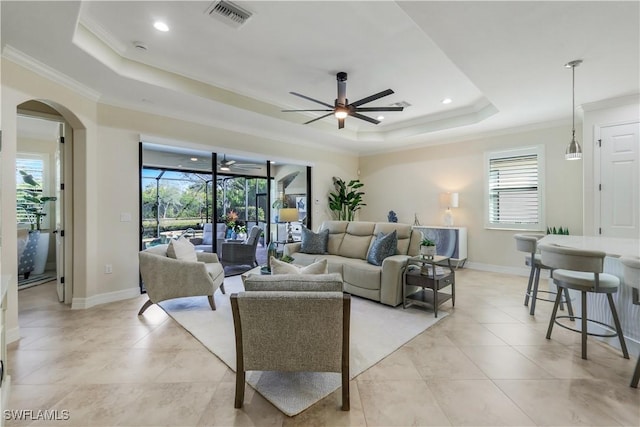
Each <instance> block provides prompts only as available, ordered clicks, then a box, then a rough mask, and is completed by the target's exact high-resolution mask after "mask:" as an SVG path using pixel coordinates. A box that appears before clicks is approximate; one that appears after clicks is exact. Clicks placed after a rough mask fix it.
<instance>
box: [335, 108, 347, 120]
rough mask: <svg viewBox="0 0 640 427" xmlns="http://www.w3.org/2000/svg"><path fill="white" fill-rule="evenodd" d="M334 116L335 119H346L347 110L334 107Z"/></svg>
mask: <svg viewBox="0 0 640 427" xmlns="http://www.w3.org/2000/svg"><path fill="white" fill-rule="evenodd" d="M334 115H335V116H336V118H337V119H346V118H347V116H348V115H349V109H348V108H347V107H336V111H335V112H334Z"/></svg>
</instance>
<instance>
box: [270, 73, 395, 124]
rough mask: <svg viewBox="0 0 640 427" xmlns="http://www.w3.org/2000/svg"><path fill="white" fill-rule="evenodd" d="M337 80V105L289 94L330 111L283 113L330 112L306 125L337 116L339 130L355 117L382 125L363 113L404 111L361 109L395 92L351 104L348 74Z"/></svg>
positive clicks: (378, 94) (379, 94)
mask: <svg viewBox="0 0 640 427" xmlns="http://www.w3.org/2000/svg"><path fill="white" fill-rule="evenodd" d="M336 79H337V80H338V98H337V99H336V100H335V102H334V104H335V105H330V104H327V103H326V102H322V101H318V100H317V99H313V98H310V97H308V96H306V95H302V94H299V93H296V92H289V93H290V94H291V95H295V96H299V97H300V98H304V99H306V100H309V101H313V102H316V103H318V104H321V105H324V106H325V107H328V108H329V109H325V110H282V112H283V113H292V112H300V111H325V112H326V111H328V113H327V114H325V115H323V116H320V117H316V118H315V119H312V120H309V121H308V122H305V123H304V124H305V125H307V124H309V123H313V122H315V121H316V120H320V119H324V118H325V117H328V116H330V115H334V116H336V118H337V119H338V129H342V128H343V127H344V119H346V118H347V116H351V117H355V118H357V119H360V120H364V121H367V122H369V123H373V124H374V125H377V124H378V123H380V121H379V120H376V119H374V118H371V117H368V116H365V115H363V114H360V113H361V112H379V111H402V110H403V109H404V107H360V105H363V104H367V103H369V102H371V101H375V100H376V99H379V98H382V97H384V96H387V95H391V94H392V93H393V91H392V90H391V89H387V90H383V91H382V92H378V93H376V94H373V95H371V96H367V97H366V98H362V99H360V100H358V101H355V102H352V103H349V100H348V99H347V73H345V72H343V71H341V72H339V73H338V74H336Z"/></svg>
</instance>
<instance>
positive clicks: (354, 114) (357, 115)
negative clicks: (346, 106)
mask: <svg viewBox="0 0 640 427" xmlns="http://www.w3.org/2000/svg"><path fill="white" fill-rule="evenodd" d="M350 116H352V117H355V118H357V119H360V120H364V121H366V122H369V123H373V124H374V125H377V124H378V123H380V121H378V120H376V119H372V118H371V117H367V116H364V115H362V114H358V113H351V114H350Z"/></svg>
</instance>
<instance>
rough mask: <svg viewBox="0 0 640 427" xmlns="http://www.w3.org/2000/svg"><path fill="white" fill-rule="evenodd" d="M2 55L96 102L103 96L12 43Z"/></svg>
mask: <svg viewBox="0 0 640 427" xmlns="http://www.w3.org/2000/svg"><path fill="white" fill-rule="evenodd" d="M2 57H3V58H5V59H8V60H9V61H11V62H15V63H16V64H18V65H20V66H22V67H24V68H26V69H28V70H30V71H33V72H34V73H36V74H38V75H40V76H42V77H44V78H46V79H48V80H51V81H53V82H55V83H58V84H60V85H62V86H64V87H66V88H67V89H70V90H72V91H74V92H76V93H78V94H80V95H82V96H84V97H85V98H89V99H90V100H92V101H94V102H98V100H99V99H100V97H101V96H102V94H101V93H100V92H97V91H95V90H93V89H91V88H90V87H88V86H85V85H83V84H82V83H80V82H78V81H77V80H74V79H72V78H71V77H69V76H67V75H66V74H63V73H61V72H59V71H58V70H55V69H53V68H51V67H49V66H48V65H47V64H45V63H43V62H40V61H38V60H37V59H35V58H32V57H31V56H29V55H27V54H26V53H24V52H22V51H20V50H18V49H16V48H14V47H13V46H11V45H6V46H5V47H4V49H3V50H2Z"/></svg>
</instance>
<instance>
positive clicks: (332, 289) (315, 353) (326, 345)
mask: <svg viewBox="0 0 640 427" xmlns="http://www.w3.org/2000/svg"><path fill="white" fill-rule="evenodd" d="M342 286H343V284H342V277H341V276H340V274H339V273H333V274H318V275H305V274H302V275H299V274H292V275H288V274H285V275H278V276H269V275H264V276H263V275H251V276H249V277H247V279H246V280H245V289H247V291H246V292H240V293H238V294H232V295H231V310H232V313H233V324H234V329H235V335H236V367H237V369H236V394H235V403H234V406H235V407H236V408H241V407H242V405H243V403H244V388H245V373H246V371H285V372H298V371H303V372H338V373H341V377H342V410H343V411H348V410H349V324H350V310H351V296H350V295H349V294H343V292H342ZM255 289H259V290H255ZM291 325H295V327H293V328H292V327H291Z"/></svg>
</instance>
